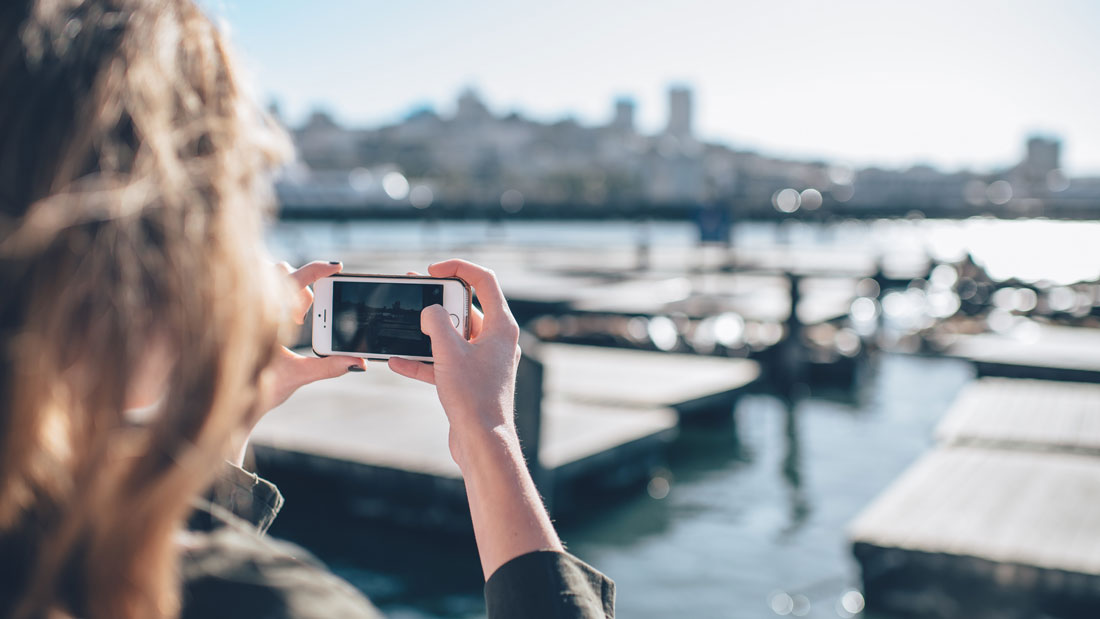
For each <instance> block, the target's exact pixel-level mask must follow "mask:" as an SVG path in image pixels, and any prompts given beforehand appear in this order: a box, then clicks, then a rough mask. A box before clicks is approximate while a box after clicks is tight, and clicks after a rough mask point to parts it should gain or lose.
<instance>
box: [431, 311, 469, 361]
mask: <svg viewBox="0 0 1100 619" xmlns="http://www.w3.org/2000/svg"><path fill="white" fill-rule="evenodd" d="M420 330H421V331H423V332H424V335H427V336H428V337H430V338H432V349H433V350H446V349H453V348H457V347H459V346H461V345H463V344H465V343H466V340H465V339H464V338H463V337H462V336H461V335H460V334H459V333H458V331H457V330H456V329H455V326H454V324H453V323H452V322H451V315H450V314H448V313H447V310H445V309H443V306H442V305H429V306H428V307H425V308H424V311H422V312H420Z"/></svg>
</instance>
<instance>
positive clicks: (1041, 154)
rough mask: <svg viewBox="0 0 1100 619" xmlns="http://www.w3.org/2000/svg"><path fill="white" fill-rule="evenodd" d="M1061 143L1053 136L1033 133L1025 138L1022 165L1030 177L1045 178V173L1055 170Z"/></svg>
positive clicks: (1057, 165) (1057, 164)
mask: <svg viewBox="0 0 1100 619" xmlns="http://www.w3.org/2000/svg"><path fill="white" fill-rule="evenodd" d="M1061 150H1062V143H1061V142H1059V141H1058V140H1057V139H1055V138H1049V137H1042V136H1037V135H1033V136H1031V137H1030V138H1028V140H1027V159H1025V160H1024V166H1025V167H1026V168H1027V175H1028V176H1029V177H1030V178H1032V179H1046V177H1047V174H1049V173H1050V172H1051V171H1052V170H1057V169H1058V168H1059V167H1060V166H1059V161H1058V160H1059V159H1060V156H1061Z"/></svg>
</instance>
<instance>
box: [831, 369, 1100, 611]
mask: <svg viewBox="0 0 1100 619" xmlns="http://www.w3.org/2000/svg"><path fill="white" fill-rule="evenodd" d="M936 439H937V440H938V441H939V443H940V445H939V446H937V447H936V448H934V449H933V450H932V451H930V452H929V453H927V454H926V455H924V456H923V457H922V458H921V459H920V460H919V461H918V462H917V463H916V464H914V465H913V466H912V467H910V468H909V470H907V471H906V472H905V473H904V474H903V475H902V476H901V477H900V478H899V479H897V480H896V481H895V482H894V483H893V484H892V485H891V486H890V487H889V488H888V489H887V490H886V491H885V492H884V493H883V494H882V495H880V496H879V497H878V498H877V499H876V500H875V501H874V502H873V503H872V504H871V505H870V506H869V507H867V508H866V509H865V510H864V511H863V513H862V514H860V516H859V517H858V518H857V519H856V520H855V521H854V522H853V524H852V525H851V527H850V536H851V540H852V548H853V553H854V554H855V556H856V558H857V559H858V560H859V562H860V565H861V568H862V573H863V583H864V593H865V595H866V598H867V603H868V607H869V608H872V609H878V610H882V611H885V612H890V613H897V614H899V615H900V616H917V617H930V618H942V619H948V618H953V617H973V618H976V619H984V618H990V619H992V618H994V617H997V618H1001V617H1004V618H1009V619H1038V618H1045V617H1058V618H1060V619H1071V618H1078V617H1080V618H1082V619H1083V618H1085V617H1094V616H1096V608H1100V457H1098V456H1100V386H1097V385H1092V384H1081V383H1072V382H1059V381H1040V380H1023V379H1006V378H982V379H979V380H976V381H974V382H973V383H971V384H970V385H968V386H967V387H966V388H965V389H964V390H963V392H962V393H961V394H960V395H959V397H958V398H957V399H956V401H955V403H954V404H953V405H952V407H951V410H950V411H949V412H948V413H947V415H946V416H945V417H944V418H943V420H942V421H941V422H940V424H939V426H938V427H937V429H936Z"/></svg>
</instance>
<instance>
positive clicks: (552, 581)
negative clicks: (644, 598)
mask: <svg viewBox="0 0 1100 619" xmlns="http://www.w3.org/2000/svg"><path fill="white" fill-rule="evenodd" d="M485 603H486V605H487V607H488V611H489V613H488V614H489V617H491V618H494V619H495V618H497V617H525V618H529V619H614V617H615V583H614V582H612V581H611V579H610V578H608V577H607V576H604V575H603V574H601V573H600V572H598V571H596V570H595V569H594V568H593V567H592V566H590V565H588V564H587V563H585V562H583V561H581V560H580V559H578V558H576V557H574V556H573V555H571V554H567V553H562V552H555V551H550V550H543V551H537V552H529V553H527V554H525V555H520V556H518V557H516V558H515V559H512V560H511V561H509V562H507V563H505V564H504V565H502V566H501V567H500V568H499V569H497V571H495V572H493V575H492V576H490V577H489V580H488V582H486V583H485Z"/></svg>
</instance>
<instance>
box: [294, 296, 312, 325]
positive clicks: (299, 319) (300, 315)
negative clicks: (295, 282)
mask: <svg viewBox="0 0 1100 619" xmlns="http://www.w3.org/2000/svg"><path fill="white" fill-rule="evenodd" d="M311 305H313V291H312V290H310V289H309V288H302V289H301V290H299V291H298V296H297V298H295V299H294V322H295V324H299V325H301V324H305V322H306V314H307V313H308V312H309V306H311Z"/></svg>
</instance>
